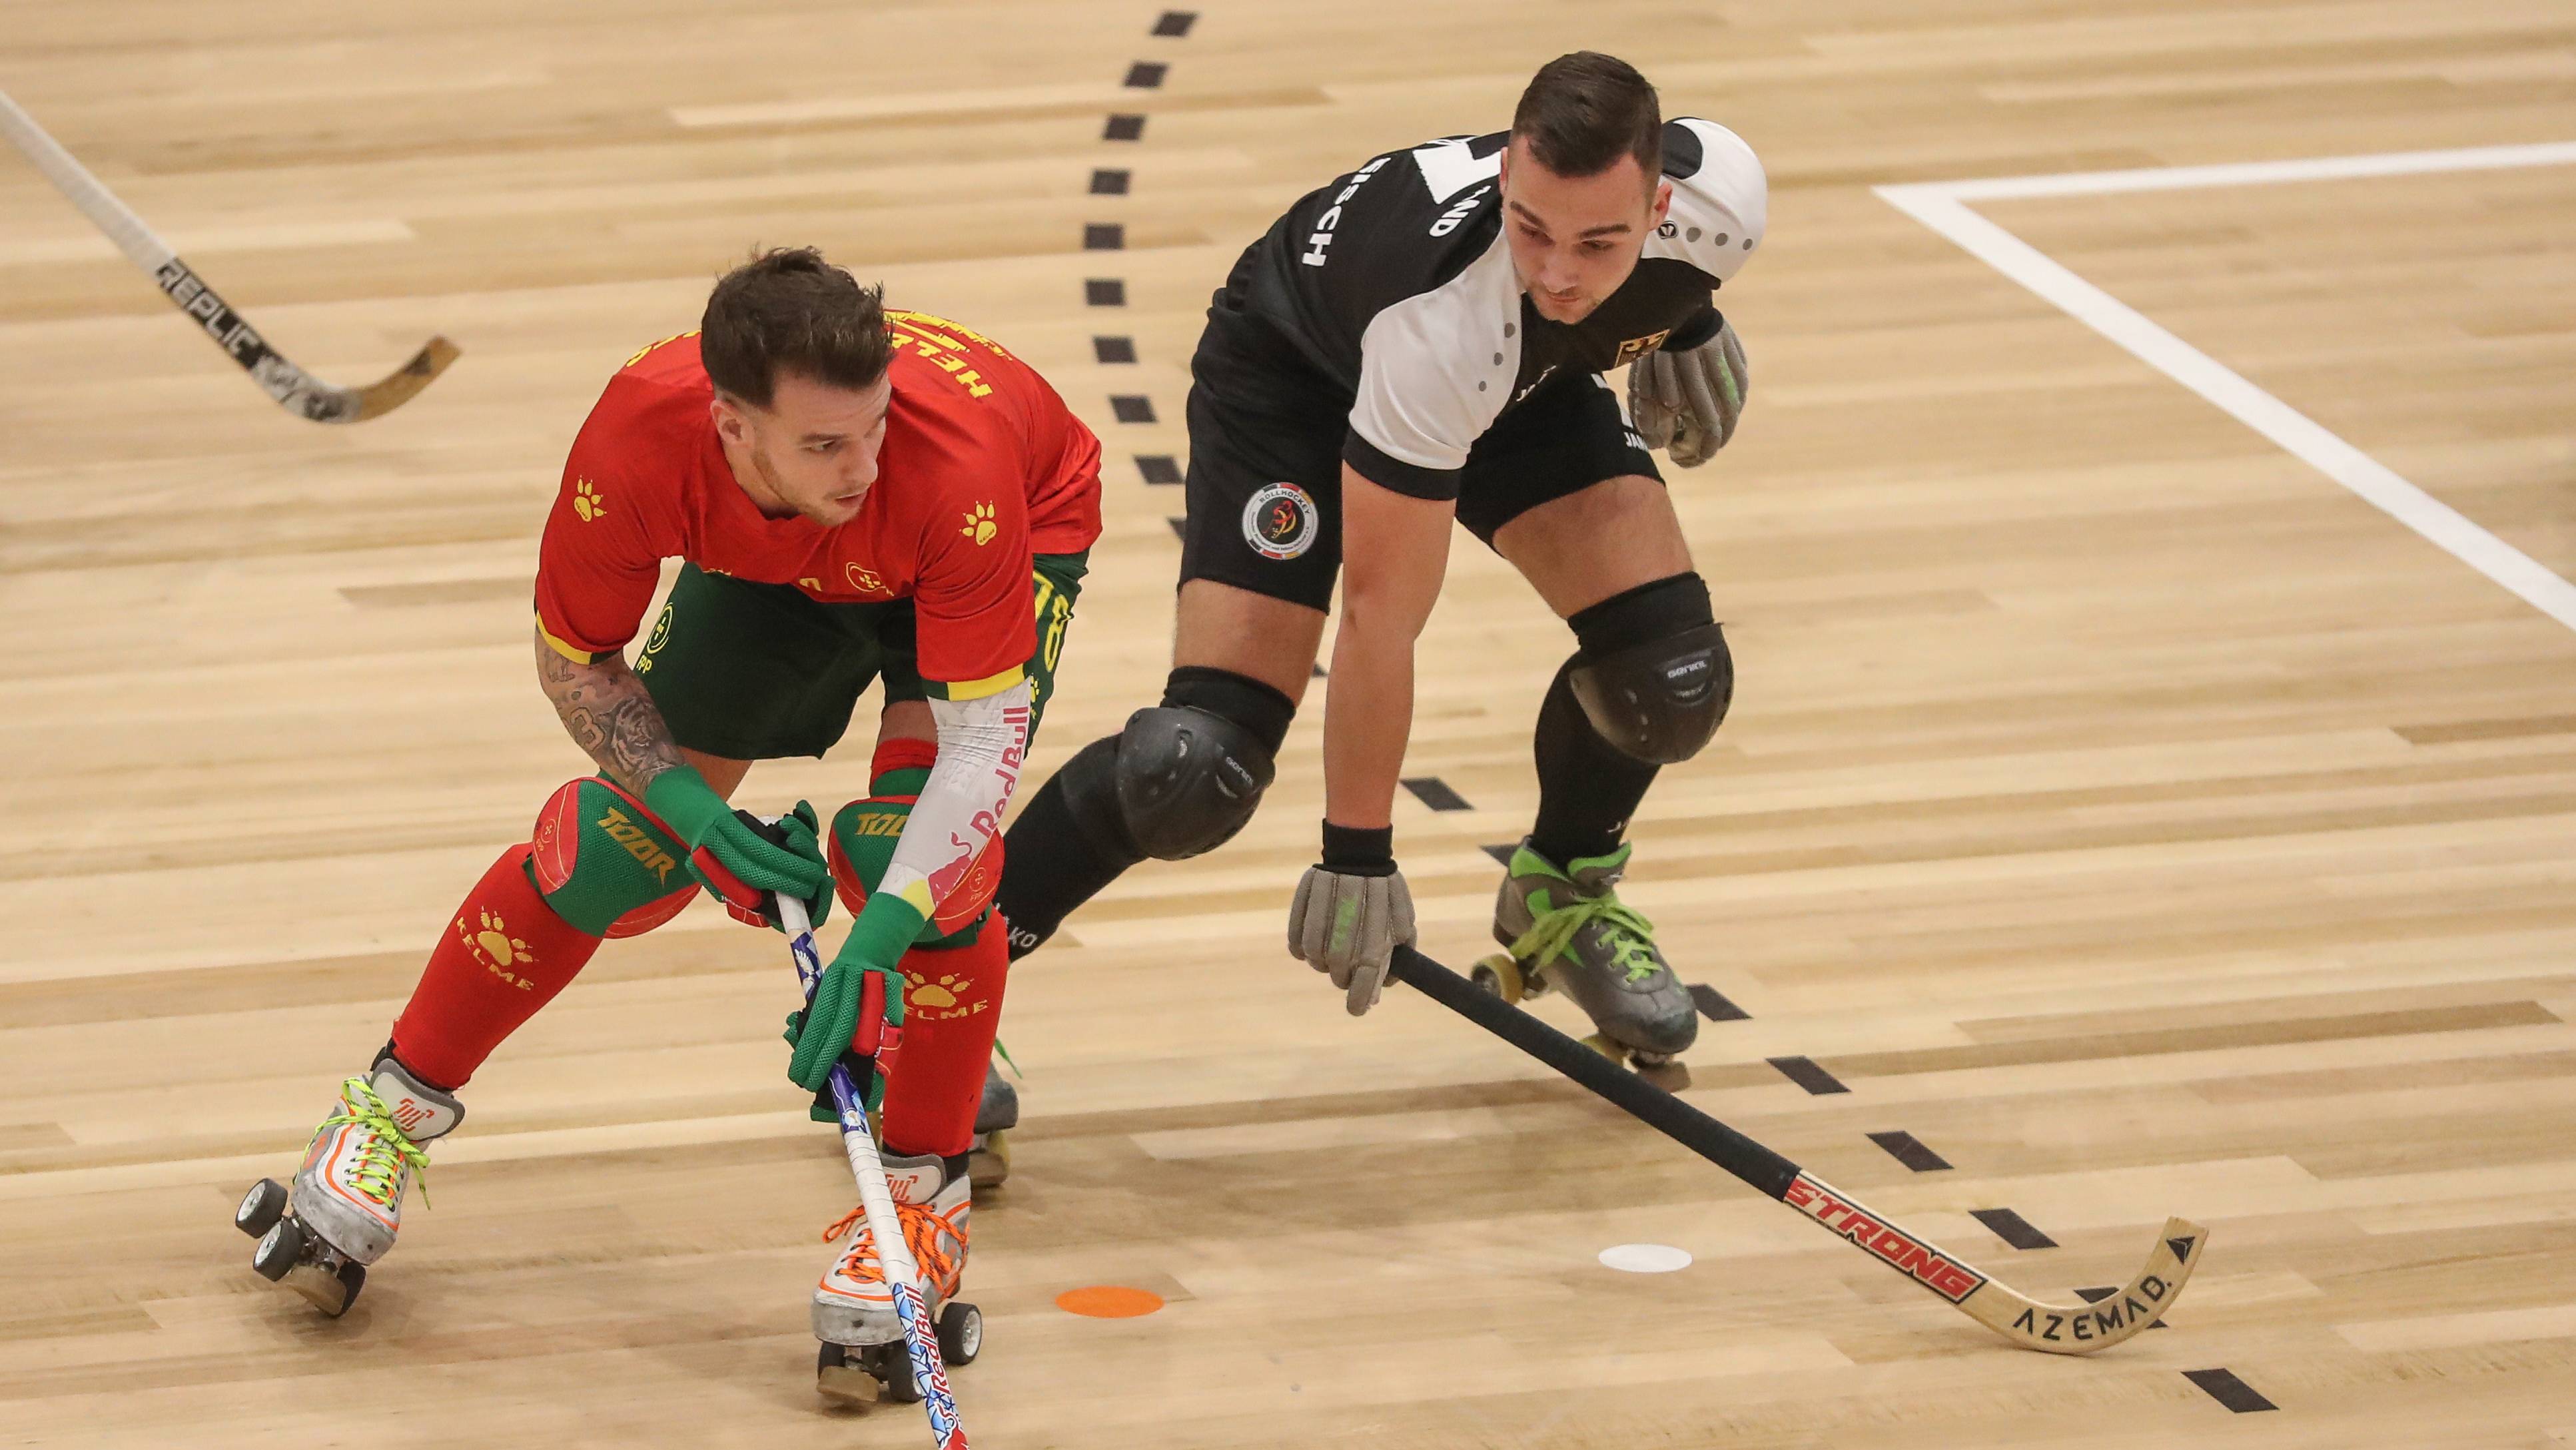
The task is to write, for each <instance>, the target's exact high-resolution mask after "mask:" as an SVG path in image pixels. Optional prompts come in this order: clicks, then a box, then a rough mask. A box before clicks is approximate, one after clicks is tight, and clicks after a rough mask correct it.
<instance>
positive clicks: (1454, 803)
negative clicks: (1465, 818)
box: [1402, 775, 1475, 811]
mask: <svg viewBox="0 0 2576 1450" xmlns="http://www.w3.org/2000/svg"><path fill="white" fill-rule="evenodd" d="M1402 784H1403V786H1404V788H1405V789H1406V790H1409V791H1411V792H1413V798H1414V799H1415V800H1418V801H1420V802H1422V803H1423V804H1424V805H1426V806H1429V807H1431V808H1432V809H1433V810H1435V811H1471V810H1474V809H1475V807H1474V806H1471V805H1469V804H1467V798H1466V797H1465V796H1462V795H1460V794H1458V792H1456V791H1454V790H1452V789H1450V788H1449V783H1448V782H1447V781H1444V780H1442V779H1441V778H1440V777H1438V776H1436V775H1409V776H1406V777H1404V779H1403V781H1402Z"/></svg>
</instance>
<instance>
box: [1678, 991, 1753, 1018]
mask: <svg viewBox="0 0 2576 1450" xmlns="http://www.w3.org/2000/svg"><path fill="white" fill-rule="evenodd" d="M1690 995H1691V1001H1692V1002H1693V1003H1695V1004H1696V1005H1697V1006H1698V1007H1699V1015H1701V1016H1702V1017H1705V1018H1707V1019H1708V1020H1709V1021H1711V1022H1747V1021H1750V1020H1752V1017H1753V1014H1752V1013H1750V1012H1747V1011H1745V1010H1744V1009H1743V1008H1741V1007H1738V1006H1736V1005H1735V1004H1734V1003H1732V1002H1730V1001H1728V1000H1726V998H1725V996H1724V995H1722V994H1721V993H1719V991H1718V990H1717V989H1716V988H1715V987H1712V986H1710V985H1709V984H1708V983H1706V982H1693V983H1691V989H1690Z"/></svg>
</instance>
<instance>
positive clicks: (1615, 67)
mask: <svg viewBox="0 0 2576 1450" xmlns="http://www.w3.org/2000/svg"><path fill="white" fill-rule="evenodd" d="M1512 139H1513V140H1516V141H1521V142H1524V143H1526V144H1527V145H1528V148H1529V153H1528V154H1529V155H1530V156H1531V158H1532V159H1534V160H1536V161H1537V162H1538V164H1539V165H1541V166H1544V167H1546V168H1547V169H1548V170H1550V171H1553V172H1555V173H1556V174H1557V175H1559V176H1598V175H1600V174H1601V173H1602V172H1604V171H1607V170H1609V169H1610V168H1611V167H1613V166H1616V165H1618V164H1619V158H1620V157H1622V156H1634V157H1636V158H1637V166H1638V168H1639V169H1640V170H1642V171H1644V172H1645V173H1646V179H1647V181H1648V182H1649V183H1650V184H1651V183H1652V181H1653V180H1654V178H1655V177H1656V176H1657V175H1658V174H1659V173H1660V172H1661V171H1662V170H1663V166H1664V116H1663V107H1662V104H1661V103H1660V102H1659V101H1657V100H1656V98H1655V88H1654V87H1653V86H1651V85H1648V84H1647V83H1646V78H1645V77H1644V76H1641V75H1639V74H1637V68H1636V67H1635V66H1632V65H1630V64H1628V63H1627V62H1626V61H1624V60H1621V59H1620V58H1619V57H1617V56H1615V55H1603V54H1601V53H1600V52H1599V51H1597V50H1578V51H1575V52H1574V53H1573V54H1571V55H1560V56H1558V57H1557V58H1556V59H1554V60H1552V61H1549V62H1548V63H1547V64H1545V65H1543V66H1540V67H1539V70H1538V74H1537V75H1534V76H1532V77H1530V83H1529V89H1527V90H1525V91H1522V92H1521V103H1520V105H1519V106H1517V107H1516V108H1514V109H1513V111H1512Z"/></svg>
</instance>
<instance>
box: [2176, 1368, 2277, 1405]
mask: <svg viewBox="0 0 2576 1450" xmlns="http://www.w3.org/2000/svg"><path fill="white" fill-rule="evenodd" d="M2182 1377H2183V1378H2184V1379H2187V1380H2189V1381H2191V1382H2192V1383H2193V1384H2196V1385H2198V1386H2200V1387H2201V1388H2202V1389H2203V1390H2205V1391H2207V1392H2208V1394H2209V1397H2210V1398H2211V1399H2213V1400H2216V1401H2218V1402H2219V1403H2220V1404H2222V1405H2225V1406H2226V1407H2227V1408H2228V1409H2230V1410H2233V1411H2235V1412H2236V1413H2237V1414H2240V1415H2250V1414H2252V1413H2254V1412H2255V1411H2257V1410H2277V1409H2279V1408H2281V1407H2280V1406H2279V1405H2276V1404H2273V1403H2272V1402H2271V1401H2270V1400H2267V1399H2265V1398H2263V1396H2262V1395H2261V1394H2259V1393H2257V1392H2256V1391H2255V1389H2254V1387H2253V1386H2252V1385H2249V1384H2247V1383H2246V1382H2245V1381H2243V1380H2241V1379H2238V1378H2237V1377H2236V1372H2235V1371H2234V1370H2225V1369H2187V1370H2184V1371H2183V1372H2182Z"/></svg>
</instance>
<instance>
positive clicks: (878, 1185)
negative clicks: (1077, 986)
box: [774, 892, 966, 1450]
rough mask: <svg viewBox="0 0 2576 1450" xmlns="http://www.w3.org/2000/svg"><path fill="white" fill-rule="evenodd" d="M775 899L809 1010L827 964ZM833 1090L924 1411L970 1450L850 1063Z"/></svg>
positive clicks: (783, 900) (786, 902)
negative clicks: (853, 1082) (824, 963)
mask: <svg viewBox="0 0 2576 1450" xmlns="http://www.w3.org/2000/svg"><path fill="white" fill-rule="evenodd" d="M774 899H775V900H776V901H777V903H778V917H779V920H780V921H781V922H782V923H784V924H785V925H786V927H787V950H788V953H789V954H790V955H791V956H793V957H794V958H795V959H796V980H797V982H798V984H799V985H801V986H802V987H803V988H804V989H805V1004H806V1005H807V1006H808V1007H811V1006H812V1005H813V1004H814V987H815V985H816V984H817V983H819V982H821V981H822V980H823V957H822V953H821V952H820V951H818V950H817V949H816V948H815V946H814V925H813V922H812V921H810V920H809V919H808V918H807V916H806V914H805V903H804V902H801V901H799V900H797V899H796V898H795V897H793V896H790V895H788V894H786V893H785V892H780V893H778V895H777V896H776V897H775V898H774ZM862 1030H865V1029H864V1027H862ZM831 1088H832V1106H833V1107H834V1108H835V1109H836V1110H838V1111H839V1113H840V1115H841V1149H842V1151H843V1152H845V1153H847V1154H848V1155H849V1157H850V1176H851V1177H853V1178H855V1179H857V1180H858V1183H859V1203H860V1204H861V1206H863V1207H864V1208H866V1209H867V1214H868V1232H869V1233H870V1234H871V1235H873V1236H874V1237H875V1239H876V1244H877V1262H878V1263H879V1264H880V1265H882V1266H883V1267H884V1269H885V1281H886V1290H887V1292H888V1293H890V1294H891V1295H892V1296H893V1297H894V1314H895V1318H896V1319H897V1320H899V1321H901V1323H902V1324H903V1343H904V1348H905V1349H906V1351H908V1352H909V1353H910V1354H911V1356H912V1382H913V1384H914V1385H915V1386H916V1387H918V1388H919V1389H920V1391H921V1408H922V1409H923V1410H924V1411H925V1412H926V1413H928V1415H929V1416H930V1440H931V1443H932V1444H934V1445H937V1446H938V1447H939V1450H966V1426H965V1423H964V1422H963V1421H962V1420H960V1419H959V1418H958V1415H957V1398H956V1396H954V1395H952V1394H950V1393H949V1390H948V1368H947V1366H946V1365H945V1364H943V1363H941V1362H940V1358H939V1341H938V1340H937V1339H936V1338H934V1337H933V1334H932V1330H931V1327H930V1309H929V1306H928V1305H927V1304H926V1303H925V1301H924V1300H923V1299H922V1297H921V1269H920V1266H919V1265H917V1264H915V1263H913V1261H912V1246H911V1245H910V1244H908V1243H906V1242H904V1237H903V1219H902V1217H901V1216H900V1215H899V1214H897V1213H896V1212H895V1207H894V1194H893V1193H892V1192H891V1191H889V1190H888V1189H887V1187H886V1176H885V1164H884V1163H883V1162H881V1161H879V1159H878V1157H877V1141H876V1139H875V1138H874V1137H872V1136H870V1134H869V1132H868V1110H867V1107H866V1105H865V1099H864V1098H862V1097H861V1095H860V1094H859V1092H858V1090H857V1089H856V1088H855V1087H854V1086H853V1085H852V1084H851V1082H850V1069H849V1068H848V1066H847V1065H846V1064H843V1063H839V1062H835V1063H833V1064H832V1084H831Z"/></svg>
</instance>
